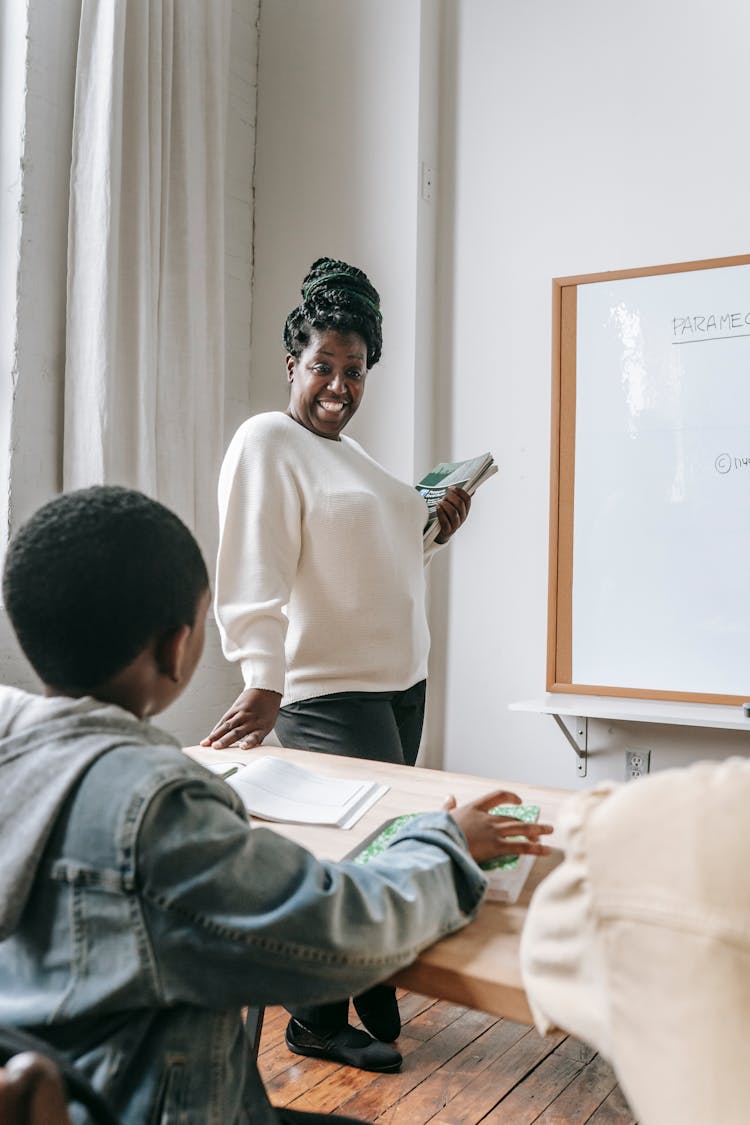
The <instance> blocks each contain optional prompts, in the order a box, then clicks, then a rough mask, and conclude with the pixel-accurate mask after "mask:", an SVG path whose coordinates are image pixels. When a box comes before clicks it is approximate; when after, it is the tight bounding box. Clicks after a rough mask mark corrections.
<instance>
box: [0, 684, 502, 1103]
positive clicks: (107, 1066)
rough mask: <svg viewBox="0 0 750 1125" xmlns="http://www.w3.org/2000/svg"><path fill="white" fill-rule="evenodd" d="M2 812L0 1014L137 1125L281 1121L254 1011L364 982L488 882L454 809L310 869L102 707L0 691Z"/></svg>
mask: <svg viewBox="0 0 750 1125" xmlns="http://www.w3.org/2000/svg"><path fill="white" fill-rule="evenodd" d="M9 716H10V717H9ZM82 748H83V749H82ZM40 810H41V811H40ZM0 811H1V812H2V815H0V849H1V853H2V855H3V863H2V865H0V938H2V939H3V940H0V1022H4V1023H9V1024H14V1025H16V1026H21V1027H25V1028H27V1029H28V1030H30V1031H33V1032H34V1033H36V1034H37V1035H40V1036H41V1037H42V1038H44V1039H46V1040H47V1041H48V1042H50V1043H52V1044H53V1045H54V1046H55V1047H57V1048H58V1049H59V1050H62V1051H64V1052H65V1053H66V1054H67V1055H68V1056H69V1057H70V1058H71V1060H72V1061H74V1062H75V1063H76V1064H78V1065H79V1066H81V1067H82V1068H83V1069H84V1070H85V1071H86V1072H87V1073H88V1075H89V1076H90V1077H91V1078H92V1080H93V1081H94V1083H95V1085H96V1086H97V1087H98V1088H99V1089H100V1090H101V1091H102V1092H103V1093H104V1094H105V1096H107V1097H108V1098H109V1100H110V1102H111V1104H112V1106H113V1108H114V1109H115V1111H116V1112H117V1113H119V1115H120V1116H121V1118H122V1120H123V1122H126V1123H128V1125H149V1123H152V1122H153V1123H155V1122H161V1123H164V1125H166V1123H172V1122H175V1123H176V1122H179V1123H180V1125H234V1123H243V1122H253V1123H258V1125H261V1123H266V1122H275V1121H276V1120H277V1119H276V1116H275V1114H274V1110H273V1109H272V1108H271V1107H270V1105H269V1103H268V1101H267V1099H266V1096H265V1092H264V1090H263V1087H262V1084H261V1082H260V1079H259V1076H258V1074H257V1069H256V1067H255V1063H254V1060H253V1059H252V1056H251V1052H250V1049H249V1046H248V1044H247V1043H246V1041H245V1038H244V1031H243V1024H242V1020H241V1009H242V1007H243V1006H245V1005H253V1006H254V1005H259V1004H266V1003H268V1004H272V1003H273V1004H306V1003H318V1002H325V1001H329V1000H334V999H340V998H342V997H344V996H348V995H352V994H357V993H359V992H362V991H363V990H365V989H366V988H368V987H369V986H371V985H372V984H374V983H376V982H377V981H380V980H383V979H385V978H387V977H388V976H390V975H391V974H392V973H394V972H395V971H396V970H397V969H399V968H401V967H402V966H404V965H406V964H408V963H409V962H410V961H412V960H413V959H414V957H415V956H416V955H417V954H418V953H419V951H420V950H421V949H423V948H424V947H425V946H427V945H429V944H431V943H432V942H434V941H435V940H436V939H438V938H439V937H441V936H442V935H444V934H447V933H450V932H451V931H453V930H455V929H457V928H459V927H460V926H462V925H464V924H465V923H466V922H467V921H468V920H469V918H470V917H471V916H472V915H473V913H474V912H475V910H476V908H477V906H478V905H479V902H480V900H481V898H482V894H483V891H484V886H485V880H484V876H483V875H482V873H481V871H480V870H479V868H478V867H477V866H476V865H475V864H474V862H473V860H472V859H471V858H470V856H469V855H468V853H467V851H466V847H465V841H464V839H463V836H462V834H461V832H460V830H459V829H458V827H457V826H456V824H455V823H454V822H453V821H452V820H451V818H449V817H448V816H446V815H445V814H444V813H431V814H425V815H424V816H422V817H420V818H418V819H417V820H415V821H413V822H411V823H410V824H409V826H408V829H407V830H405V831H403V832H402V834H401V835H400V836H399V837H398V838H397V840H396V841H395V842H394V843H393V844H392V845H391V847H390V848H389V849H388V851H387V852H386V853H385V854H384V855H383V856H382V857H380V858H379V859H378V860H376V861H375V862H373V863H372V864H369V865H368V866H367V867H361V866H358V865H355V864H351V863H338V864H336V863H328V862H321V861H318V860H316V859H315V858H314V857H313V856H312V855H310V854H309V853H308V852H307V851H305V850H304V849H303V848H300V847H299V846H297V845H296V844H294V843H292V842H291V841H289V840H286V839H284V838H283V837H281V836H279V835H278V834H276V833H274V832H272V831H270V830H268V829H265V828H251V827H250V825H249V824H248V821H247V817H246V814H245V812H244V809H243V808H242V805H241V802H240V801H239V799H238V797H237V796H236V794H235V793H234V791H233V790H232V789H230V787H229V786H228V785H226V784H225V783H224V782H223V781H221V780H219V779H218V778H216V777H215V776H214V775H213V774H211V773H210V772H209V771H207V770H205V769H203V767H201V766H200V765H199V764H197V763H196V762H194V761H192V760H190V759H189V758H187V757H186V755H184V754H183V753H182V751H181V750H180V748H179V747H178V745H177V744H176V743H175V742H174V740H172V739H171V738H170V736H168V735H166V734H164V733H163V732H161V731H158V730H156V728H154V727H152V726H150V724H148V723H145V722H141V721H139V720H137V719H135V718H133V716H131V715H129V714H127V713H126V712H124V711H121V710H120V709H119V708H116V707H112V706H104V705H102V704H99V703H97V702H96V701H95V700H92V699H85V700H63V699H61V698H56V699H52V700H42V699H40V698H39V697H33V696H27V695H26V694H25V693H22V692H17V691H14V690H13V689H4V688H0Z"/></svg>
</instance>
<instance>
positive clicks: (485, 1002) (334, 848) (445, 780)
mask: <svg viewBox="0 0 750 1125" xmlns="http://www.w3.org/2000/svg"><path fill="white" fill-rule="evenodd" d="M185 752H186V753H187V754H189V755H190V756H191V757H194V758H196V759H197V760H198V761H208V760H210V761H217V760H219V759H223V760H225V761H228V762H239V761H250V760H252V759H253V758H259V757H264V756H268V755H273V756H274V757H279V758H282V759H285V760H287V761H290V762H294V763H296V764H297V765H300V766H302V767H303V768H306V769H310V770H314V771H315V772H316V773H319V774H330V775H331V776H332V777H359V776H361V775H365V776H366V777H367V778H368V779H370V780H375V781H382V782H385V783H386V784H387V785H389V786H390V789H389V790H388V792H387V793H386V794H385V796H383V797H382V798H381V799H380V800H379V801H378V802H377V803H376V804H375V805H374V806H373V808H372V809H370V810H369V812H367V813H365V815H364V816H363V817H362V819H361V820H360V821H359V822H358V823H357V824H356V825H355V826H354V827H353V828H350V829H348V830H346V831H343V830H342V829H339V828H323V827H320V826H319V825H307V824H304V825H303V824H277V823H274V824H269V822H267V821H255V822H254V823H257V824H261V823H264V824H266V826H267V827H271V828H273V829H274V831H277V832H279V833H281V834H282V835H284V836H287V837H288V838H289V839H292V840H296V841H297V843H299V844H302V845H303V846H304V847H306V848H308V849H309V850H310V851H311V852H313V854H314V855H316V856H318V857H319V858H320V859H333V860H338V859H342V858H343V857H344V856H345V855H347V854H348V853H349V852H350V851H351V850H352V849H353V848H354V847H356V845H357V844H358V843H359V841H360V840H363V839H365V838H366V837H367V836H369V835H370V833H372V832H373V831H374V830H375V829H377V828H378V827H379V826H380V825H381V824H382V823H383V822H384V821H386V820H389V819H390V818H391V817H394V816H398V815H399V814H401V813H404V812H427V811H429V810H431V809H436V808H440V807H441V806H442V802H443V800H444V799H445V798H446V797H447V796H449V795H450V794H453V796H455V798H456V800H457V802H458V803H459V805H460V804H463V803H464V802H466V801H470V800H473V799H474V798H476V797H480V796H482V795H484V794H485V793H490V792H492V791H493V790H495V789H509V790H512V791H513V792H516V793H517V794H518V795H519V797H521V798H522V799H523V801H524V802H525V803H527V804H535V805H539V806H540V808H541V815H540V820H542V821H546V822H547V823H551V824H554V823H555V821H556V819H557V813H558V809H559V806H560V804H561V802H562V800H563V799H564V798H565V797H567V796H568V795H569V794H568V793H567V792H566V791H565V790H562V789H545V788H539V787H536V786H530V785H516V784H511V783H508V782H502V781H495V780H493V779H488V778H483V777H474V776H472V775H470V774H461V773H447V772H444V771H440V770H428V769H420V768H419V767H410V766H395V765H388V764H386V763H383V762H368V761H360V760H358V759H356V758H344V757H338V756H336V755H329V754H315V753H312V752H310V751H306V750H287V749H281V748H280V747H277V746H262V747H259V748H258V749H257V750H249V751H241V750H236V749H235V750H207V749H206V748H205V747H200V746H191V747H188V748H186V751H185ZM548 839H549V842H550V843H551V844H553V845H554V836H553V837H551V838H548ZM559 859H560V855H559V853H557V852H555V853H553V854H552V855H551V856H543V857H539V858H538V859H537V860H536V861H535V863H534V866H533V868H532V870H531V874H530V875H529V877H528V879H527V881H526V885H525V886H524V889H523V891H522V893H521V896H520V898H519V900H518V902H517V903H516V904H515V905H513V906H508V905H504V904H502V903H494V902H486V903H484V904H483V905H482V907H481V908H480V911H479V914H478V916H477V918H476V919H475V921H473V922H472V923H470V924H469V925H468V926H466V927H464V929H462V930H459V931H458V933H455V934H451V935H450V936H449V937H447V938H443V939H442V940H441V941H438V942H436V943H435V944H434V945H432V946H430V948H429V949H426V950H425V951H424V952H423V953H421V954H420V956H419V957H418V958H417V960H416V961H415V962H414V963H413V964H412V965H410V966H409V967H408V968H406V969H403V970H402V971H401V972H399V973H397V974H396V976H395V977H394V978H393V983H394V984H397V985H399V986H401V987H402V988H407V989H410V990H411V991H413V992H419V993H421V994H422V995H425V996H434V997H436V998H438V999H441V1000H450V1001H453V1002H454V1003H457V1004H461V1005H464V1006H465V1007H469V1008H476V1009H478V1010H480V1011H483V1012H489V1013H490V1014H491V1015H496V1016H503V1017H506V1018H508V1019H513V1020H518V1021H519V1022H521V1023H528V1024H530V1023H532V1022H533V1021H532V1018H531V1012H530V1010H529V1006H528V1003H527V1000H526V995H525V992H524V989H523V985H522V984H521V973H520V965H519V956H518V951H519V943H520V937H521V928H522V926H523V922H524V918H525V915H526V909H527V906H528V903H529V899H530V897H531V894H532V892H533V890H534V888H535V887H536V886H537V884H538V883H539V882H540V880H541V879H542V878H543V877H544V876H545V875H546V874H547V873H548V872H549V871H550V870H551V869H552V868H553V867H554V866H555V864H556V863H557V862H559Z"/></svg>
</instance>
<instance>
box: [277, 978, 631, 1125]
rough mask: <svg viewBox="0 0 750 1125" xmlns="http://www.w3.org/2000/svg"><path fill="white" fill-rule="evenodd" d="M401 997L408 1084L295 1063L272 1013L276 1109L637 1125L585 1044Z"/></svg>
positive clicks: (415, 1122) (518, 1124)
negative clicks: (282, 1107)
mask: <svg viewBox="0 0 750 1125" xmlns="http://www.w3.org/2000/svg"><path fill="white" fill-rule="evenodd" d="M399 995H400V1000H399V1007H400V1008H401V1019H402V1023H403V1030H402V1032H401V1037H400V1039H399V1041H398V1048H399V1050H400V1051H401V1053H402V1055H403V1056H404V1063H403V1066H402V1069H401V1072H400V1073H399V1074H380V1075H378V1074H371V1073H367V1072H365V1071H362V1070H354V1069H353V1068H351V1067H342V1066H338V1065H337V1064H335V1063H330V1062H323V1061H321V1060H319V1059H307V1058H302V1057H301V1056H299V1055H293V1054H291V1052H290V1051H289V1050H288V1049H287V1047H286V1045H285V1043H284V1028H285V1027H286V1024H287V1021H288V1019H289V1016H288V1013H287V1012H285V1011H284V1009H283V1008H268V1009H267V1011H266V1017H265V1021H264V1025H263V1034H262V1037H261V1044H260V1054H259V1065H260V1072H261V1075H262V1077H263V1080H264V1082H265V1084H266V1088H267V1089H268V1092H269V1094H270V1097H271V1101H272V1102H273V1103H274V1104H275V1105H279V1106H290V1107H292V1108H294V1109H303V1110H310V1111H315V1112H317V1113H331V1114H333V1113H342V1114H346V1115H348V1116H350V1117H354V1118H361V1119H362V1120H364V1121H368V1122H374V1121H377V1122H378V1125H425V1123H426V1122H428V1121H429V1122H430V1123H431V1125H478V1123H479V1122H480V1121H481V1122H482V1123H483V1125H497V1123H499V1122H504V1123H506V1125H528V1123H531V1122H539V1123H544V1125H584V1122H587V1123H589V1125H615V1123H616V1125H634V1120H635V1119H634V1118H633V1115H632V1113H631V1112H630V1109H629V1108H628V1106H627V1104H626V1102H625V1099H624V1098H623V1096H622V1093H621V1091H620V1089H619V1087H618V1085H617V1083H616V1081H615V1077H614V1075H613V1073H612V1070H611V1068H610V1067H609V1066H608V1065H607V1064H606V1063H605V1062H604V1060H603V1059H602V1058H600V1057H599V1056H598V1055H597V1054H595V1053H594V1051H592V1050H591V1049H590V1048H589V1047H587V1046H585V1045H584V1044H582V1043H579V1042H578V1041H577V1040H575V1039H571V1038H570V1037H567V1038H566V1037H565V1036H563V1035H553V1036H548V1037H547V1038H544V1039H543V1038H542V1037H541V1036H539V1035H537V1033H536V1031H534V1030H533V1029H532V1028H529V1027H526V1026H525V1025H524V1024H519V1023H512V1022H511V1021H510V1020H499V1019H496V1018H495V1017H494V1016H488V1015H485V1014H484V1013H482V1012H475V1011H473V1010H472V1009H469V1008H461V1007H459V1005H458V1004H449V1003H445V1002H443V1001H435V1000H430V999H427V998H426V997H424V996H418V995H416V993H413V992H401V993H400V994H399ZM353 1014H354V1013H353V1009H352V1016H353ZM352 1022H356V1021H355V1020H354V1018H353V1019H352Z"/></svg>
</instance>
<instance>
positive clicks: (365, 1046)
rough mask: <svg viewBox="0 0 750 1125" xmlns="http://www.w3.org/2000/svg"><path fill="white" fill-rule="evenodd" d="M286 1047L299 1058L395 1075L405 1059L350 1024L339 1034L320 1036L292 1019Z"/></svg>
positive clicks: (289, 1024)
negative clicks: (328, 1061) (299, 1056)
mask: <svg viewBox="0 0 750 1125" xmlns="http://www.w3.org/2000/svg"><path fill="white" fill-rule="evenodd" d="M286 1045H287V1047H288V1048H289V1050H290V1051H294V1053H295V1054H296V1055H312V1057H313V1058H316V1059H330V1060H331V1061H332V1062H339V1063H343V1064H344V1066H356V1067H359V1069H360V1070H377V1071H382V1072H383V1073H386V1074H391V1073H393V1072H394V1071H396V1070H399V1069H400V1068H401V1055H400V1054H399V1053H398V1051H397V1050H396V1049H395V1048H394V1047H388V1046H386V1044H385V1043H378V1041H377V1039H373V1038H372V1036H370V1035H368V1034H367V1032H366V1031H359V1030H358V1029H357V1028H356V1027H351V1026H350V1024H347V1025H346V1027H342V1028H340V1029H339V1030H338V1031H333V1032H328V1033H327V1034H326V1033H320V1034H317V1033H316V1032H314V1031H310V1029H309V1028H308V1027H305V1025H304V1024H302V1023H300V1022H299V1020H297V1019H294V1018H292V1019H290V1021H289V1023H288V1024H287V1027H286Z"/></svg>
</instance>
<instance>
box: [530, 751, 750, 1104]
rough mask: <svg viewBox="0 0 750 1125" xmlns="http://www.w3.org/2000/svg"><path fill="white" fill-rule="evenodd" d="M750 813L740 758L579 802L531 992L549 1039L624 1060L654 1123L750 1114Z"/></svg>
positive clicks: (544, 894)
mask: <svg viewBox="0 0 750 1125" xmlns="http://www.w3.org/2000/svg"><path fill="white" fill-rule="evenodd" d="M749 805H750V762H748V761H745V760H744V759H739V758H730V759H728V760H726V761H724V762H702V763H699V764H697V765H693V766H689V767H687V768H684V769H675V770H664V771H661V772H659V773H658V774H654V775H652V776H650V777H648V778H644V779H643V780H641V781H638V782H636V783H635V784H633V783H631V784H627V785H615V784H610V783H605V784H603V785H600V786H598V787H596V788H595V789H593V790H591V791H589V792H586V793H581V794H579V795H577V796H575V797H573V798H571V799H570V801H569V802H567V804H566V805H565V806H564V807H563V811H562V814H561V817H560V821H559V822H558V825H557V833H558V839H559V840H560V845H561V846H562V847H563V848H564V850H565V857H564V860H563V862H562V863H561V864H560V866H559V867H557V868H556V869H555V870H554V871H553V872H552V873H551V874H550V875H549V876H548V877H547V879H545V880H544V881H543V882H542V883H541V884H540V886H539V887H538V888H537V890H536V892H535V894H534V896H533V898H532V901H531V905H530V907H529V912H528V916H527V922H526V925H525V928H524V932H523V935H522V942H521V968H522V974H523V981H524V986H525V988H526V991H527V995H528V998H529V1003H530V1006H531V1010H532V1013H533V1015H534V1019H535V1022H536V1025H537V1028H538V1030H539V1031H540V1032H541V1033H542V1034H545V1033H546V1032H547V1031H548V1030H550V1028H552V1027H557V1028H560V1029H561V1030H563V1031H566V1032H568V1033H570V1034H573V1035H575V1036H578V1037H579V1038H581V1039H583V1040H585V1041H586V1042H587V1043H589V1044H590V1045H591V1046H592V1047H595V1048H596V1049H597V1050H598V1051H599V1052H600V1053H601V1054H602V1055H603V1056H604V1057H605V1058H606V1059H608V1060H609V1061H610V1063H611V1064H612V1066H613V1067H614V1070H615V1073H616V1075H617V1078H618V1081H619V1082H620V1085H621V1087H622V1089H623V1092H624V1094H625V1097H626V1098H627V1100H628V1102H629V1104H630V1107H631V1109H632V1110H633V1113H634V1114H635V1116H636V1117H637V1119H638V1122H639V1125H711V1123H714V1125H746V1123H747V1122H748V1121H750V1066H748V1043H750V880H748V878H747V875H746V868H745V857H746V854H747V850H748V849H747V845H748V842H750V839H749V838H750V829H749V828H748V821H749V819H750V818H749V815H748V806H749ZM743 841H744V843H743Z"/></svg>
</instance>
